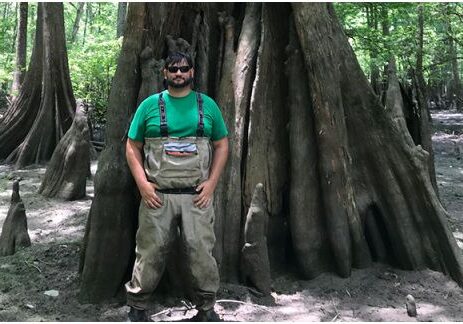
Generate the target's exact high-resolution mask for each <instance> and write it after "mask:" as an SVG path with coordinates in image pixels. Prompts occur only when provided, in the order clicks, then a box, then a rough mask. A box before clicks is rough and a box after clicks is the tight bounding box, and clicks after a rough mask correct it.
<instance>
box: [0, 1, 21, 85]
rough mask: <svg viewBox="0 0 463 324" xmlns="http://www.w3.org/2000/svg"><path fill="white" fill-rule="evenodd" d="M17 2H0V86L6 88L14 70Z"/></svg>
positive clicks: (9, 83)
mask: <svg viewBox="0 0 463 324" xmlns="http://www.w3.org/2000/svg"><path fill="white" fill-rule="evenodd" d="M17 7H18V6H17V3H10V2H0V17H2V18H1V19H0V62H1V64H0V87H1V88H2V89H4V90H7V89H8V88H9V86H10V85H11V80H12V79H13V70H14V55H15V51H14V46H15V44H14V42H15V38H16V31H15V27H16V20H17V16H16V11H17Z"/></svg>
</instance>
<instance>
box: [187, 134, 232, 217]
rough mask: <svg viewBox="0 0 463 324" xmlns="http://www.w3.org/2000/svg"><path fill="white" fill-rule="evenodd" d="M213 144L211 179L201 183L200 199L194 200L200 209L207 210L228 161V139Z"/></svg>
mask: <svg viewBox="0 0 463 324" xmlns="http://www.w3.org/2000/svg"><path fill="white" fill-rule="evenodd" d="M213 144H214V155H213V158H212V165H211V169H210V172H209V179H207V180H206V181H204V182H203V183H201V184H200V185H199V186H198V187H197V189H196V191H198V192H199V191H201V192H200V193H199V195H198V197H196V199H195V200H194V202H195V204H196V206H197V207H199V208H205V207H207V206H208V205H209V203H210V202H211V200H212V196H213V194H214V190H215V187H216V186H217V183H218V182H219V178H220V175H221V174H222V171H223V169H224V168H225V164H226V163H227V159H228V138H227V137H224V138H222V139H220V140H218V141H215V142H213Z"/></svg>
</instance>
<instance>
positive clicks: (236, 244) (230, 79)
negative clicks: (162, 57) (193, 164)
mask: <svg viewBox="0 0 463 324" xmlns="http://www.w3.org/2000/svg"><path fill="white" fill-rule="evenodd" d="M261 11H262V9H261V4H258V3H253V4H247V5H246V12H245V17H244V20H243V25H242V28H241V34H240V37H239V40H238V47H237V51H236V53H234V52H233V39H234V37H233V34H232V31H231V26H229V29H228V30H227V31H226V35H225V36H226V37H225V38H226V39H227V41H226V42H227V45H226V48H227V50H226V54H225V55H226V56H225V57H224V59H223V62H224V67H223V73H222V78H221V81H220V89H219V91H218V95H217V101H218V104H219V106H220V107H221V109H222V113H223V116H224V120H225V123H226V125H227V126H228V131H229V139H230V153H229V156H228V163H227V166H226V167H225V170H224V172H223V175H222V177H221V179H220V182H219V184H218V186H217V189H216V193H217V194H216V200H215V212H216V222H215V231H216V234H217V237H218V238H219V239H218V240H217V243H216V246H215V248H214V256H215V257H216V259H217V262H218V264H219V265H220V269H221V276H222V278H224V279H225V280H229V281H236V280H237V279H238V264H239V255H240V246H241V240H242V239H241V228H242V226H243V217H242V215H244V210H243V204H242V188H241V183H242V179H243V172H242V169H243V167H244V163H243V161H242V155H243V150H244V149H245V147H244V146H245V143H246V132H247V128H248V127H249V126H248V125H249V121H248V119H249V105H250V100H251V90H252V84H253V82H254V77H255V66H256V60H257V49H258V46H259V34H260V26H259V25H260V16H261ZM233 31H234V30H233Z"/></svg>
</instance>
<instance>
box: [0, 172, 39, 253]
mask: <svg viewBox="0 0 463 324" xmlns="http://www.w3.org/2000/svg"><path fill="white" fill-rule="evenodd" d="M30 245H31V239H30V238H29V233H28V232H27V217H26V209H25V208H24V203H23V202H22V200H21V197H20V196H19V181H18V180H16V181H15V182H14V183H13V193H12V195H11V205H10V209H9V210H8V214H7V216H6V218H5V221H4V222H3V226H2V233H1V235H0V256H7V255H12V254H14V253H15V252H16V251H17V250H18V249H20V248H24V247H28V246H30Z"/></svg>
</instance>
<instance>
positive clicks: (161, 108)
mask: <svg viewBox="0 0 463 324" xmlns="http://www.w3.org/2000/svg"><path fill="white" fill-rule="evenodd" d="M158 106H159V112H160V115H161V137H167V116H166V103H165V102H164V99H163V98H162V92H161V93H160V94H159V102H158Z"/></svg>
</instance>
